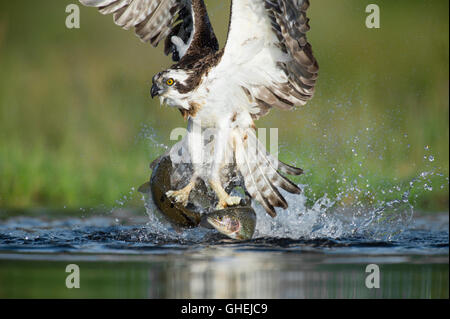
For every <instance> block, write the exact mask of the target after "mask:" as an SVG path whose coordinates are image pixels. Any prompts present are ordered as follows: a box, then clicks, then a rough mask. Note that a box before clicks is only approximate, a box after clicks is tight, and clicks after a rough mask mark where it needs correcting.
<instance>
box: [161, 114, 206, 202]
mask: <svg viewBox="0 0 450 319" xmlns="http://www.w3.org/2000/svg"><path fill="white" fill-rule="evenodd" d="M187 131H188V132H187V136H186V138H187V147H188V151H189V155H190V158H191V164H192V166H193V169H194V173H193V174H192V177H191V179H190V181H189V183H188V184H187V185H186V186H185V187H183V188H182V189H180V190H169V191H167V192H166V195H167V197H169V198H171V199H173V200H174V201H175V202H177V203H180V204H182V205H183V206H186V205H187V204H188V200H189V194H190V193H191V191H192V189H193V188H194V187H195V184H196V181H197V178H198V173H197V172H198V165H201V163H202V161H203V159H202V156H203V153H202V133H201V128H200V126H199V125H196V123H194V122H193V121H192V120H189V122H188V127H187Z"/></svg>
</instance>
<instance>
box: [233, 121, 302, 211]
mask: <svg viewBox="0 0 450 319" xmlns="http://www.w3.org/2000/svg"><path fill="white" fill-rule="evenodd" d="M234 142H235V157H236V164H237V167H238V170H239V171H240V173H241V174H242V176H243V178H244V182H245V187H246V189H247V191H248V193H249V194H250V195H251V196H252V197H253V198H254V199H255V200H257V201H258V202H259V203H260V204H261V205H262V206H263V207H264V209H265V210H266V211H267V213H268V214H269V215H270V216H272V217H275V216H276V212H275V208H274V207H282V208H284V209H285V208H287V207H288V204H287V202H286V200H285V199H284V197H283V196H282V195H281V194H280V192H279V190H278V188H282V189H284V190H286V191H288V192H290V193H293V194H299V193H300V192H301V190H300V188H299V187H298V186H297V185H295V184H294V183H293V182H291V181H290V180H289V179H287V178H286V177H285V176H283V175H282V173H285V174H290V175H300V174H302V172H303V171H302V170H301V169H300V168H296V167H293V166H290V165H287V164H285V163H283V162H281V161H279V160H278V159H276V158H275V157H273V156H272V155H271V154H270V153H268V152H267V150H266V149H265V147H264V145H263V144H262V143H261V142H260V141H259V140H258V138H257V137H256V134H255V132H254V130H252V129H248V130H245V131H244V130H241V131H239V133H237V134H235V136H234Z"/></svg>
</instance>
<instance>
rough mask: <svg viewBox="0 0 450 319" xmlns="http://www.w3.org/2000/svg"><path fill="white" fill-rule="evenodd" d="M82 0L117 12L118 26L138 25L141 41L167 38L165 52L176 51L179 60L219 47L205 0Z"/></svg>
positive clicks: (87, 4)
mask: <svg viewBox="0 0 450 319" xmlns="http://www.w3.org/2000/svg"><path fill="white" fill-rule="evenodd" d="M80 2H81V3H82V4H84V5H86V6H91V7H97V8H98V10H99V11H100V13H102V14H105V15H107V14H113V18H114V22H115V23H116V24H117V25H118V26H120V27H122V28H124V29H126V30H129V29H131V28H135V33H136V35H137V36H138V37H139V38H140V39H141V41H143V42H149V43H150V44H151V45H153V46H154V47H156V46H157V45H158V44H159V43H160V42H161V41H162V40H163V39H164V38H166V41H165V42H164V53H165V54H166V55H168V54H170V53H172V59H173V60H174V61H179V60H180V59H181V58H182V57H183V56H184V55H188V54H197V55H204V54H208V53H211V52H215V51H217V50H218V42H217V39H216V36H215V34H214V31H213V29H212V26H211V24H210V23H209V18H208V14H207V12H206V7H205V4H204V2H203V0H80ZM172 37H178V38H179V39H181V40H182V41H183V44H182V46H183V48H181V47H180V41H173V38H172ZM197 39H201V40H197ZM196 40H197V41H196ZM175 42H176V43H175ZM186 47H187V49H186ZM199 53H200V54H199Z"/></svg>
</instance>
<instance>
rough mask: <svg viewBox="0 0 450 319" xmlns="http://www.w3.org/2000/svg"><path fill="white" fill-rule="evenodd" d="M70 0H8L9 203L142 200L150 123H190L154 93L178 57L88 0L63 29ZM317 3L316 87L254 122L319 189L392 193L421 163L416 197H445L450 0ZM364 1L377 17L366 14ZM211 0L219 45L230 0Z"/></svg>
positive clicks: (5, 183) (2, 173) (427, 205)
mask: <svg viewBox="0 0 450 319" xmlns="http://www.w3.org/2000/svg"><path fill="white" fill-rule="evenodd" d="M72 2H73V3H75V0H72V1H67V0H53V1H52V0H39V1H31V0H30V1H26V0H18V1H1V2H0V208H5V209H6V208H9V209H25V208H31V207H52V208H61V207H67V208H80V207H114V206H117V205H120V204H119V203H118V201H120V202H124V205H125V206H139V205H142V203H141V202H140V201H139V196H138V195H137V194H136V192H135V191H134V189H133V187H134V188H137V186H139V185H140V184H141V183H143V182H144V181H145V180H146V179H147V177H148V175H149V173H150V170H149V169H148V164H149V162H150V160H152V159H153V158H154V157H156V156H157V155H158V154H160V153H162V152H163V148H161V147H157V146H155V143H153V142H152V141H151V139H150V138H149V136H152V138H154V140H156V141H157V142H158V143H164V144H167V145H171V144H173V142H171V141H170V140H169V133H170V131H171V130H172V129H173V128H175V127H183V126H185V123H184V121H183V119H182V118H181V116H180V115H179V112H178V111H176V110H174V109H168V108H166V107H161V106H160V105H159V102H158V101H156V100H151V99H150V96H149V90H150V85H151V78H152V76H153V75H154V74H155V73H156V72H158V71H160V70H162V69H164V68H167V67H168V66H170V64H171V61H170V59H169V58H168V57H165V56H164V55H163V54H162V52H161V51H162V50H161V48H158V49H153V48H152V47H151V46H150V45H148V44H143V43H141V42H140V41H138V39H137V38H136V37H135V36H134V34H133V32H131V31H123V30H121V29H120V28H118V27H117V26H115V25H114V24H113V23H112V17H111V16H102V15H100V14H99V13H97V12H96V10H94V9H93V8H84V7H82V6H81V5H80V9H81V28H80V29H78V30H76V29H72V30H69V29H67V28H66V27H65V19H66V16H67V14H66V13H65V8H66V5H68V4H69V3H72ZM311 2H312V4H311V8H310V11H309V16H310V18H311V22H310V25H311V31H310V33H309V34H308V35H309V40H310V42H311V43H312V45H313V49H314V52H315V55H316V57H317V59H318V61H319V64H320V67H321V69H320V77H319V82H318V85H317V90H316V96H315V98H314V99H313V100H312V101H311V102H310V103H309V104H308V105H307V106H305V107H303V108H301V109H299V110H296V111H294V112H281V111H273V112H271V113H270V115H269V116H267V117H266V118H264V119H263V120H261V121H259V122H258V123H257V125H258V126H259V127H275V128H278V129H279V141H280V158H281V159H283V160H285V161H291V162H293V163H295V164H297V165H299V166H301V167H303V168H304V169H305V170H306V174H305V175H304V176H302V177H299V178H297V179H296V182H300V183H302V184H306V185H307V186H306V187H305V189H306V191H307V192H308V194H309V196H310V198H312V199H314V198H318V197H319V196H322V195H323V194H325V193H327V194H329V195H330V196H331V197H333V196H334V194H336V193H339V192H343V191H344V193H345V194H344V195H345V196H344V197H345V198H343V199H342V200H343V201H355V200H357V199H358V200H363V201H365V202H370V201H373V200H374V198H377V199H382V200H387V199H389V197H392V198H395V196H398V195H399V194H400V193H401V192H403V191H404V190H405V189H406V188H407V187H408V185H409V182H410V181H411V180H412V179H413V178H414V177H417V176H420V174H421V173H423V172H425V173H426V174H425V175H424V176H425V177H423V178H420V181H419V182H418V184H417V185H416V186H415V188H414V189H413V193H414V194H415V196H416V197H415V202H416V205H417V208H419V209H424V210H448V178H447V177H448V162H449V157H448V154H449V126H448V124H449V118H448V116H449V111H448V110H449V90H448V85H449V83H448V82H449V81H448V79H449V63H448V61H449V45H448V37H449V34H448V33H449V20H448V9H449V8H448V6H449V2H448V1H447V0H433V1H425V0H396V1H391V0H377V1H365V0H339V1H336V0H311ZM369 3H377V4H378V5H379V6H380V8H381V28H380V29H367V28H366V27H365V24H364V23H365V18H366V15H367V14H366V13H365V7H366V5H368V4H369ZM207 5H208V9H209V11H210V16H211V19H212V22H213V25H214V27H215V31H216V34H217V35H218V37H219V40H220V43H221V44H223V43H224V41H225V37H226V29H227V25H228V8H229V1H217V0H216V1H214V0H210V1H207ZM430 156H432V157H430ZM430 159H434V160H433V161H430ZM428 172H431V173H432V174H429V175H428ZM425 184H426V185H425ZM397 186H398V187H397ZM430 187H432V190H430ZM399 189H400V190H399Z"/></svg>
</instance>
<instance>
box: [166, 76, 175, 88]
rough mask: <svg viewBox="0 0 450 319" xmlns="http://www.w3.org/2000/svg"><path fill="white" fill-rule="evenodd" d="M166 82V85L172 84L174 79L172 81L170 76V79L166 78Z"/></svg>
mask: <svg viewBox="0 0 450 319" xmlns="http://www.w3.org/2000/svg"><path fill="white" fill-rule="evenodd" d="M166 83H167V85H168V86H172V85H173V83H174V81H173V79H172V78H170V79H167V81H166Z"/></svg>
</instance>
